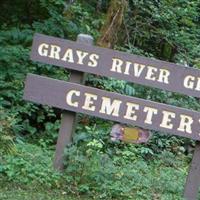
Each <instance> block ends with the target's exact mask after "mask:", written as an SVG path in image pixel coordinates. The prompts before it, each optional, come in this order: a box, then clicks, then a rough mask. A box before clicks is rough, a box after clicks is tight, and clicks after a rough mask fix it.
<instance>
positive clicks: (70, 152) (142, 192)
mask: <svg viewBox="0 0 200 200" xmlns="http://www.w3.org/2000/svg"><path fill="white" fill-rule="evenodd" d="M104 128H106V127H104ZM104 128H101V129H100V127H98V126H97V127H92V128H90V127H86V128H84V129H80V130H79V133H78V134H77V136H76V137H75V144H74V145H72V146H71V147H68V148H67V149H66V156H67V159H66V170H65V177H66V181H67V183H68V184H69V187H70V188H69V190H70V191H71V192H72V193H75V194H77V195H83V194H85V195H89V196H91V197H93V196H96V197H97V198H98V199H154V198H159V199H181V192H182V189H183V184H184V180H185V179H184V176H185V175H186V173H187V172H186V170H183V168H185V167H184V166H185V164H186V163H184V162H183V159H182V158H183V157H182V156H181V157H180V158H176V157H175V155H174V154H172V153H169V152H167V151H164V152H163V153H162V154H159V155H158V156H156V155H155V156H156V158H157V159H156V160H157V161H155V160H151V161H150V162H148V161H145V159H143V158H142V157H143V156H144V154H146V153H149V152H146V151H145V152H144V149H145V146H144V147H142V148H140V147H139V146H137V145H125V144H123V145H119V144H113V143H109V142H108V138H107V142H106V134H105V131H106V129H104ZM85 131H86V133H85ZM102 134H103V135H104V136H102V137H100V135H102ZM108 144H109V145H108ZM146 149H147V148H146ZM150 154H151V153H150ZM175 177H176V178H175ZM174 178H175V179H176V180H177V181H175V182H174V181H172V180H174Z"/></svg>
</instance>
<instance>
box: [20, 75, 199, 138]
mask: <svg viewBox="0 0 200 200" xmlns="http://www.w3.org/2000/svg"><path fill="white" fill-rule="evenodd" d="M25 85H26V86H25V92H24V99H26V100H29V101H33V102H35V103H40V104H43V105H49V106H53V107H57V108H60V109H65V110H70V111H74V112H80V113H85V114H88V115H93V116H96V117H100V118H104V119H108V120H112V121H118V122H122V123H126V124H132V125H137V126H139V127H143V128H146V129H152V130H157V131H162V132H168V133H171V134H175V135H179V136H183V137H187V138H192V139H194V140H200V113H198V112H195V111H191V110H187V109H182V108H177V107H174V106H169V105H165V104H161V103H156V102H152V101H147V100H143V99H139V98H135V97H129V96H124V95H120V94H117V93H113V92H107V91H103V90H99V89H96V88H91V87H86V86H83V85H79V84H75V83H69V82H65V81H60V80H55V79H51V78H46V77H42V76H38V75H32V74H29V75H28V76H27V80H26V84H25Z"/></svg>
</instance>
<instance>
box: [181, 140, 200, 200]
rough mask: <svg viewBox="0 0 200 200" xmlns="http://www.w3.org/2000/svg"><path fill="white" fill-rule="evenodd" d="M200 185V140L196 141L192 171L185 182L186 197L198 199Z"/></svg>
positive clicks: (188, 199)
mask: <svg viewBox="0 0 200 200" xmlns="http://www.w3.org/2000/svg"><path fill="white" fill-rule="evenodd" d="M199 186H200V142H199V141H198V142H196V147H195V151H194V155H193V158H192V163H191V166H190V171H189V174H188V176H187V181H186V184H185V191H184V198H185V199H187V200H197V196H198V191H199Z"/></svg>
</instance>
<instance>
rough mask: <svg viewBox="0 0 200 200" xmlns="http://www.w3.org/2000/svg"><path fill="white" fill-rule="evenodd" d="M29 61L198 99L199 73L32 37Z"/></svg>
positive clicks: (54, 39) (176, 66)
mask: <svg viewBox="0 0 200 200" xmlns="http://www.w3.org/2000/svg"><path fill="white" fill-rule="evenodd" d="M31 59H32V60H33V61H40V62H43V63H47V64H52V65H57V66H60V67H64V68H68V69H73V70H77V71H82V72H87V73H92V74H97V75H102V76H107V77H113V78H117V79H121V80H125V81H129V82H133V83H138V84H142V85H146V86H151V87H156V88H160V89H164V90H168V91H173V92H179V93H182V94H186V95H190V96H194V97H200V70H198V69H194V68H191V67H185V66H182V65H177V64H174V63H170V62H165V61H161V60H156V59H151V58H145V57H142V56H137V55H133V54H129V53H124V52H120V51H116V50H111V49H106V48H100V47H96V46H90V45H85V44H81V43H77V42H73V41H69V40H65V39H60V38H56V37H51V36H46V35H42V34H35V36H34V40H33V46H32V50H31Z"/></svg>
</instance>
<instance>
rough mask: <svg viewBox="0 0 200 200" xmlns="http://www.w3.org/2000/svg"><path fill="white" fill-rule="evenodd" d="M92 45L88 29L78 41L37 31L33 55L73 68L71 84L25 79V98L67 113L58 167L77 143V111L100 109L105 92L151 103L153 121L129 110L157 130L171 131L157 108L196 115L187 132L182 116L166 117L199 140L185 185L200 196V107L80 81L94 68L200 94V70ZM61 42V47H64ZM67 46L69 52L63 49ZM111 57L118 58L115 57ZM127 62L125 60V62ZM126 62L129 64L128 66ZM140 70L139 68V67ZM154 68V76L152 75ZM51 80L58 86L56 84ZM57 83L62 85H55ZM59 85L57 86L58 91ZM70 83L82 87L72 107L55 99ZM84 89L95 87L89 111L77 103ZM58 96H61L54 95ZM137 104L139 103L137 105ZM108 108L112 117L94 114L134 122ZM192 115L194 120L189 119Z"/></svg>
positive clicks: (188, 194) (190, 195) (190, 196)
mask: <svg viewBox="0 0 200 200" xmlns="http://www.w3.org/2000/svg"><path fill="white" fill-rule="evenodd" d="M41 44H43V47H44V49H43V50H42V49H39V48H40V45H41ZM92 44H93V38H92V37H91V36H89V35H84V34H80V35H79V36H78V37H77V42H72V41H67V40H64V39H60V38H55V37H51V36H45V35H42V34H36V35H35V36H34V41H33V46H32V50H31V59H32V60H33V61H40V62H43V63H47V64H53V65H57V66H60V67H64V68H69V69H71V76H70V80H69V82H70V83H66V82H64V81H59V80H54V79H50V78H44V77H41V76H37V75H28V76H27V80H26V84H25V93H24V99H26V100H29V101H33V102H36V103H42V104H48V105H50V106H56V107H59V108H61V109H64V111H63V113H62V117H61V127H60V130H59V136H58V140H57V145H56V154H55V159H54V168H55V169H57V170H60V171H62V170H63V161H64V148H65V147H66V145H67V144H69V143H71V142H72V134H73V132H74V129H75V127H76V112H83V113H86V114H92V113H91V111H94V110H90V109H94V107H95V103H94V100H95V98H97V97H95V95H94V94H95V93H96V94H97V93H99V95H100V96H101V98H102V99H103V98H104V97H105V98H108V97H110V102H111V100H112V102H114V101H115V100H118V102H119V101H120V102H121V103H122V102H123V101H126V103H127V105H132V108H134V107H135V108H136V110H138V109H137V108H138V107H137V105H140V106H141V105H142V106H141V107H143V108H145V105H146V107H148V108H153V109H154V111H152V112H151V118H148V119H147V117H146V120H147V121H148V120H149V121H148V122H149V123H150V122H151V124H146V125H145V124H144V123H142V121H141V120H140V121H137V120H136V118H137V116H134V114H135V110H132V113H131V114H130V113H129V115H128V116H129V117H130V118H131V117H132V123H135V124H136V125H138V126H142V127H145V128H149V129H151V128H153V129H155V130H161V131H166V127H165V128H164V129H163V127H160V126H159V124H162V122H159V123H158V121H159V117H160V116H161V115H160V114H158V118H157V120H155V121H154V122H153V121H151V120H153V118H152V115H153V114H157V111H166V112H168V113H172V112H173V113H175V114H178V115H179V116H181V115H182V116H190V117H191V116H192V123H191V124H190V128H191V130H189V128H188V129H186V128H185V129H184V132H180V130H181V128H180V127H181V126H180V125H179V126H178V121H177V119H176V117H175V116H174V115H173V114H171V117H169V115H168V117H167V118H165V122H166V121H167V122H166V123H165V125H166V126H168V127H170V125H173V126H174V127H176V130H174V129H172V130H169V132H172V133H173V134H176V135H180V136H184V137H189V138H192V139H194V140H197V142H196V147H195V152H194V155H193V159H192V163H191V167H190V171H189V174H188V177H187V181H186V185H185V190H184V197H185V198H186V199H187V200H195V199H196V198H197V195H198V189H199V186H200V131H198V127H199V123H200V113H198V112H195V111H190V110H187V109H182V108H177V107H174V106H168V105H165V104H159V103H155V102H150V101H146V100H142V99H138V98H134V97H127V96H126V97H125V96H123V95H119V94H115V93H109V92H104V91H101V90H98V89H94V88H88V87H86V86H81V85H77V84H80V83H84V76H85V74H84V72H87V73H93V74H98V75H104V76H111V77H115V78H118V79H123V80H126V81H130V82H135V83H139V84H142V85H148V86H152V87H156V88H161V89H166V90H169V91H173V92H181V93H183V94H187V95H191V96H195V97H200V70H197V69H192V68H186V67H184V66H178V65H176V64H174V63H168V62H164V61H159V60H153V59H149V58H144V57H139V56H134V55H130V54H127V53H123V52H119V51H113V50H110V49H103V48H99V47H95V48H94V47H93V46H92ZM49 46H51V48H53V49H54V50H53V51H52V50H51V51H50V52H48V53H47V49H48V48H49ZM58 47H59V48H60V49H58ZM45 48H46V49H45ZM66 48H67V49H71V50H69V51H67V53H66ZM63 49H65V51H63ZM74 49H76V51H80V52H79V53H77V54H78V56H79V58H81V57H82V58H83V57H84V55H85V56H86V55H87V56H88V58H87V59H86V63H87V64H86V63H85V62H83V59H82V60H81V59H79V61H78V62H74V60H75V59H77V55H76V57H73V58H74V59H72V57H70V55H72V53H73V50H74ZM44 50H46V53H44ZM81 50H83V51H81ZM58 51H59V52H62V51H63V52H62V53H61V55H62V58H63V60H62V59H60V57H59V56H60V54H59V56H58ZM56 52H57V53H56ZM39 54H40V55H39ZM44 54H45V55H46V56H45V55H44ZM110 57H111V58H112V59H110ZM70 59H71V60H70ZM98 59H99V62H97V60H98ZM113 59H118V60H113ZM63 61H70V62H71V63H70V62H63ZM121 61H122V62H123V63H121V64H120V62H121ZM113 62H115V65H114V67H113ZM116 62H118V63H116ZM124 62H125V63H124ZM131 64H132V65H133V66H134V67H137V66H138V65H140V68H138V70H140V69H143V68H144V69H145V70H146V76H145V75H142V76H141V77H134V78H133V77H131V76H129V75H130V74H131V73H133V71H132V72H131V71H129V72H130V73H129V74H128V69H129V67H130V66H129V65H131ZM122 66H123V67H125V68H122ZM128 66H129V67H128ZM145 67H146V68H145ZM112 69H113V70H112ZM145 70H144V71H145ZM149 70H150V72H149ZM158 71H159V72H160V73H161V75H160V74H157V75H156V73H154V72H158ZM137 72H138V73H139V71H137ZM168 72H170V76H169V75H167V74H168ZM149 73H150V75H148V74H149ZM177 76H178V77H177ZM146 77H147V78H146ZM160 77H161V78H160ZM187 77H189V78H187ZM186 78H187V81H186V82H185V80H186ZM159 80H160V81H159ZM49 84H50V86H52V87H50V86H49ZM51 84H52V85H51ZM55 85H57V86H56V87H54V86H55ZM186 86H187V87H186ZM53 88H54V89H57V91H56V90H53ZM67 88H71V89H76V90H77V91H78V92H77V93H76V92H75V93H73V95H74V96H73V97H75V99H73V101H72V94H71V96H70V98H69V99H70V100H71V101H69V102H68V100H67V97H66V96H65V100H66V102H67V103H68V106H67V105H65V104H64V101H63V99H62V101H60V100H58V101H57V100H56V98H55V96H56V95H58V94H59V95H60V94H62V93H63V92H64V91H65V92H67V91H68V90H67ZM83 90H84V91H86V90H88V91H89V92H94V94H93V99H92V97H91V96H90V98H88V99H87V101H88V102H87V106H88V107H87V108H88V109H89V111H88V110H87V109H86V111H84V110H83V109H80V108H76V107H77V105H79V103H80V104H81V102H82V103H83V100H82V99H83V98H81V99H79V100H80V102H79V101H78V100H77V97H78V96H79V94H80V93H81V92H82V91H83ZM45 91H46V92H45ZM68 92H69V91H68ZM67 94H69V93H67ZM84 94H85V93H84ZM52 95H55V96H52ZM65 95H66V94H65ZM90 95H91V94H90ZM53 97H54V99H53ZM68 97H69V96H68ZM112 97H113V98H114V99H113V98H112ZM133 101H134V103H133ZM66 102H65V103H66ZM128 103H129V104H128ZM133 104H135V105H134V106H133ZM136 104H137V105H136ZM70 105H71V107H70ZM75 105H76V106H75ZM84 105H86V104H84ZM84 105H82V107H81V108H83V107H84ZM97 105H99V104H97ZM110 105H111V104H110ZM104 107H105V106H104ZM66 108H67V110H66ZM124 108H125V105H123V109H124ZM104 111H105V110H104ZM143 111H144V110H143ZM106 112H107V114H108V115H107V116H106V117H105V116H103V115H102V113H100V114H99V113H98V114H97V112H94V113H93V114H94V115H95V116H98V117H103V118H106V119H110V120H115V121H120V122H121V121H122V122H125V123H128V121H127V119H126V120H124V118H122V117H121V116H118V117H119V118H117V116H115V115H114V114H113V113H114V111H113V110H111V111H110V113H108V110H107V111H106ZM93 114H92V115H93ZM115 114H116V113H115ZM120 114H121V113H120ZM123 114H124V115H123V116H126V114H125V113H123ZM138 116H139V117H138V118H140V119H143V120H145V119H144V113H142V112H140V113H139V114H138ZM165 116H166V114H165ZM134 117H136V118H134ZM172 118H173V119H172ZM134 119H135V120H134ZM129 120H130V119H129ZM172 120H174V124H172ZM188 120H190V119H189V118H188ZM186 121H187V120H186ZM186 121H185V122H186ZM193 122H194V124H193ZM156 123H157V124H156ZM152 125H153V126H152ZM178 127H179V128H178ZM187 127H189V126H187ZM182 128H183V127H182ZM182 130H183V129H182Z"/></svg>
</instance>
